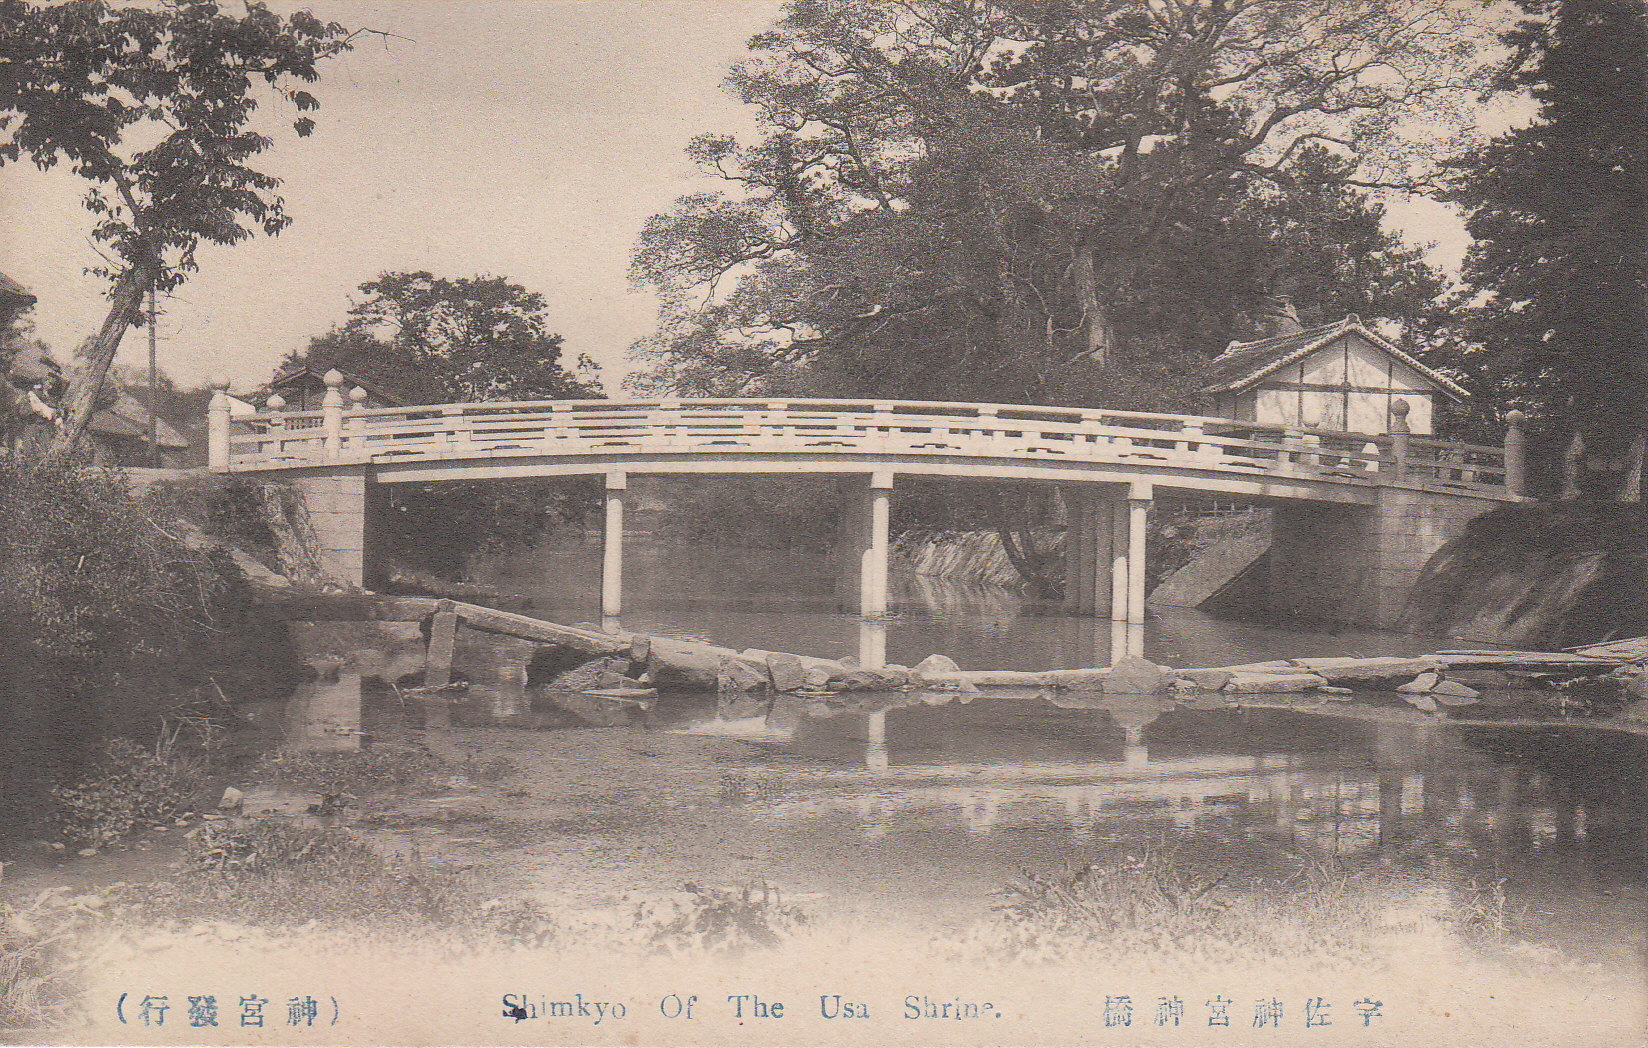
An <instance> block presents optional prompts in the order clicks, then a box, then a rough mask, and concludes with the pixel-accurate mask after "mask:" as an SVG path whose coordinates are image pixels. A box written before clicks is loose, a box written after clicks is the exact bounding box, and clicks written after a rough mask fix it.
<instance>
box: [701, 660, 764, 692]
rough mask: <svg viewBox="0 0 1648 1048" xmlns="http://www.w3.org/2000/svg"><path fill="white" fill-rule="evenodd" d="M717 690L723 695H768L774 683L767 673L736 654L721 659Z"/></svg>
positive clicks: (717, 674)
mask: <svg viewBox="0 0 1648 1048" xmlns="http://www.w3.org/2000/svg"><path fill="white" fill-rule="evenodd" d="M715 690H716V691H717V692H718V693H720V694H722V695H731V694H738V695H766V694H767V693H769V692H770V691H771V690H772V684H771V683H770V682H769V681H768V680H767V675H766V674H765V673H763V672H761V671H760V670H758V669H756V668H755V667H754V666H752V665H750V664H749V663H748V662H745V661H744V660H743V659H740V658H737V657H736V656H735V657H731V658H723V659H722V660H721V665H720V667H719V669H718V671H717V673H716V687H715Z"/></svg>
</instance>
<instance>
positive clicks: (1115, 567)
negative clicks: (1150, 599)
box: [1110, 499, 1128, 622]
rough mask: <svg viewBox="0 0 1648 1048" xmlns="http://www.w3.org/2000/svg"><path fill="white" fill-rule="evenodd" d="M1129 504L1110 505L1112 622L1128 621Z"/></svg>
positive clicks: (1117, 501)
mask: <svg viewBox="0 0 1648 1048" xmlns="http://www.w3.org/2000/svg"><path fill="white" fill-rule="evenodd" d="M1127 540H1128V521H1127V503H1125V502H1123V501H1121V500H1120V499H1117V500H1116V501H1114V502H1112V503H1110V621H1111V622H1126V621H1127V580H1128V567H1127Z"/></svg>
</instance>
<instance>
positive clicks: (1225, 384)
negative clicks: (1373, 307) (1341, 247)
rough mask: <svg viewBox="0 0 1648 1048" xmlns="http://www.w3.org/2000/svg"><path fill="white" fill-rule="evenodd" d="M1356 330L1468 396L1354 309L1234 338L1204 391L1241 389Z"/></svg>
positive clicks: (1461, 397) (1445, 387) (1452, 390)
mask: <svg viewBox="0 0 1648 1048" xmlns="http://www.w3.org/2000/svg"><path fill="white" fill-rule="evenodd" d="M1353 332H1354V333H1355V334H1357V335H1360V336H1361V337H1362V338H1363V339H1365V340H1366V341H1367V342H1368V343H1370V344H1371V345H1373V346H1374V347H1375V348H1377V349H1378V350H1380V351H1381V352H1383V353H1387V354H1389V355H1390V356H1393V357H1395V358H1396V359H1397V360H1399V361H1401V362H1402V363H1403V364H1404V365H1406V366H1408V367H1410V368H1412V369H1413V370H1415V371H1417V372H1418V373H1419V374H1421V375H1423V376H1425V377H1426V378H1427V379H1430V380H1431V381H1432V382H1434V383H1436V384H1437V386H1439V387H1440V388H1441V389H1442V390H1443V391H1444V392H1446V393H1447V394H1448V395H1449V396H1451V397H1453V398H1454V399H1455V400H1464V399H1465V397H1467V396H1469V394H1468V393H1466V392H1465V390H1464V389H1463V388H1462V387H1461V386H1460V385H1459V384H1458V383H1457V382H1454V381H1453V380H1451V379H1449V378H1448V377H1447V376H1446V375H1442V374H1440V373H1438V372H1436V371H1433V370H1431V369H1430V368H1428V367H1426V366H1425V365H1423V364H1421V363H1420V362H1419V361H1417V360H1415V359H1414V358H1413V357H1411V356H1409V355H1408V354H1406V353H1404V352H1402V351H1401V350H1400V349H1397V348H1396V347H1395V346H1393V345H1391V344H1390V343H1389V342H1387V341H1385V340H1384V339H1383V338H1380V337H1379V336H1378V335H1377V334H1375V333H1374V332H1373V331H1370V330H1369V329H1368V328H1367V327H1366V326H1365V325H1364V324H1363V323H1362V318H1361V317H1358V316H1357V315H1356V314H1354V313H1352V314H1351V315H1350V316H1348V317H1346V318H1345V319H1343V320H1339V321H1335V322H1334V323H1332V324H1323V325H1321V326H1319V327H1313V328H1306V329H1304V330H1303V331H1295V332H1294V333H1293V334H1291V335H1277V336H1276V337H1274V338H1264V339H1258V340H1256V341H1253V342H1232V343H1231V344H1230V345H1229V346H1228V347H1227V348H1226V349H1225V351H1224V352H1223V353H1221V354H1220V355H1219V356H1218V357H1217V358H1215V359H1214V361H1213V363H1212V365H1211V367H1210V368H1209V371H1208V375H1209V377H1210V379H1211V381H1210V382H1209V383H1208V385H1206V386H1205V387H1203V389H1202V392H1203V393H1239V392H1241V391H1242V390H1244V389H1247V388H1248V387H1250V386H1253V385H1254V384H1256V383H1258V382H1259V381H1261V380H1262V379H1264V378H1265V377H1266V376H1268V375H1271V374H1274V373H1275V372H1276V371H1279V370H1280V369H1282V368H1285V367H1287V366H1288V365H1289V364H1296V363H1298V362H1299V361H1301V360H1303V359H1305V358H1306V357H1308V356H1310V355H1311V354H1312V353H1314V352H1316V351H1317V350H1318V349H1321V348H1322V347H1323V346H1326V345H1327V344H1328V343H1330V342H1332V341H1333V340H1334V339H1336V338H1338V337H1339V336H1341V335H1346V334H1350V333H1353Z"/></svg>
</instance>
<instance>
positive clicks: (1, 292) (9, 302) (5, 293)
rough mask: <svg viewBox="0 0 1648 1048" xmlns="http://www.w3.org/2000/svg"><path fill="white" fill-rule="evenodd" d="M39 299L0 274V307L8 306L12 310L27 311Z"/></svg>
mask: <svg viewBox="0 0 1648 1048" xmlns="http://www.w3.org/2000/svg"><path fill="white" fill-rule="evenodd" d="M38 301H39V299H38V298H36V297H35V294H34V292H32V291H30V290H29V289H28V288H26V287H24V286H23V285H22V284H19V283H18V282H17V281H15V280H13V279H12V278H11V277H8V276H6V274H4V273H0V305H5V306H10V307H11V308H13V309H27V308H28V307H29V306H32V305H34V304H35V303H36V302H38Z"/></svg>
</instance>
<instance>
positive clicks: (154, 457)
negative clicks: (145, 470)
mask: <svg viewBox="0 0 1648 1048" xmlns="http://www.w3.org/2000/svg"><path fill="white" fill-rule="evenodd" d="M155 316H156V314H155V282H154V281H153V280H150V281H149V465H150V466H154V467H157V468H158V467H159V465H160V422H159V421H158V419H157V417H156V415H155V411H156V409H157V408H158V407H159V405H160V367H159V365H158V364H157V363H156V359H155Z"/></svg>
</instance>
